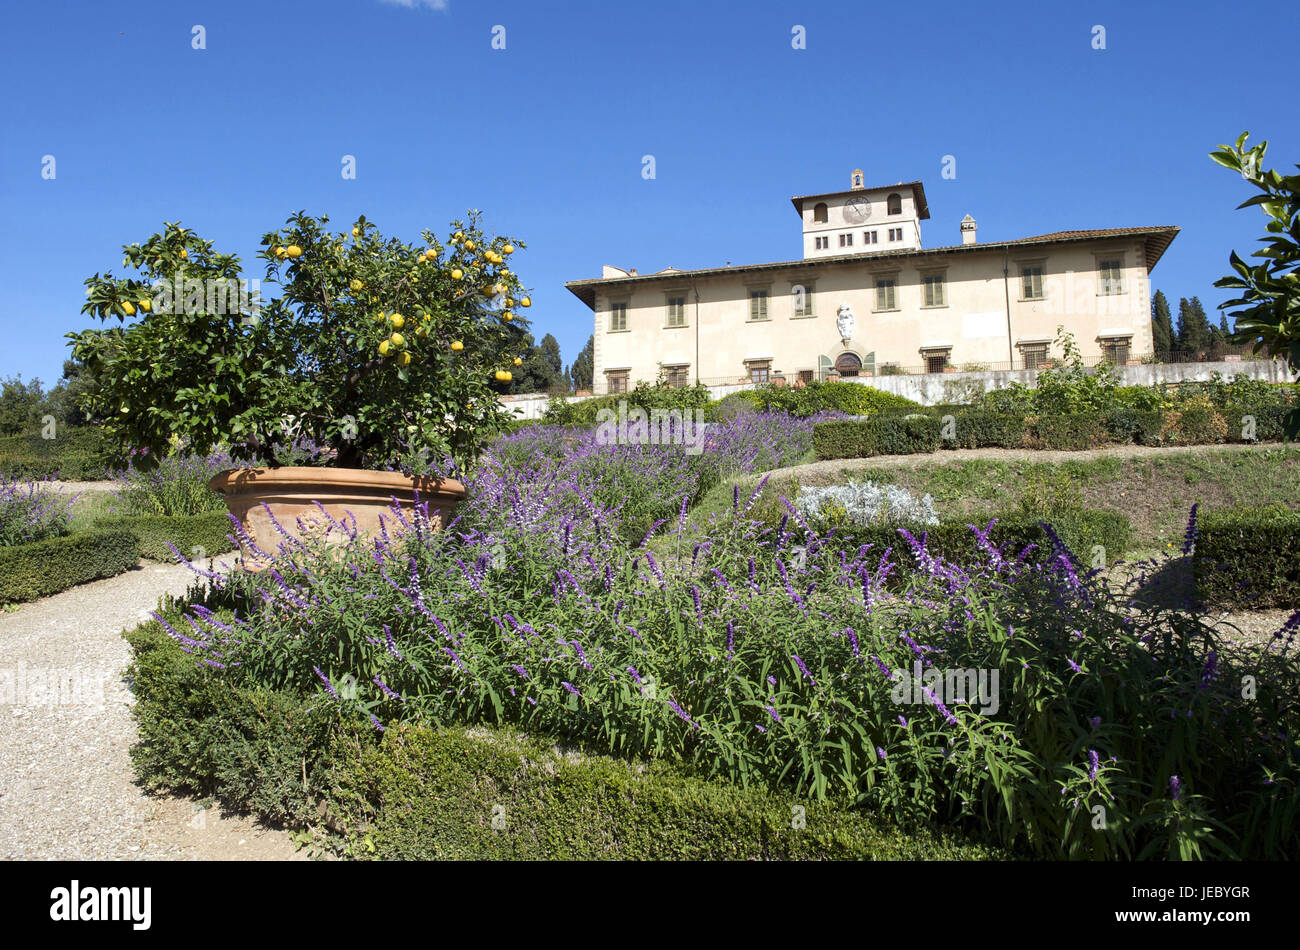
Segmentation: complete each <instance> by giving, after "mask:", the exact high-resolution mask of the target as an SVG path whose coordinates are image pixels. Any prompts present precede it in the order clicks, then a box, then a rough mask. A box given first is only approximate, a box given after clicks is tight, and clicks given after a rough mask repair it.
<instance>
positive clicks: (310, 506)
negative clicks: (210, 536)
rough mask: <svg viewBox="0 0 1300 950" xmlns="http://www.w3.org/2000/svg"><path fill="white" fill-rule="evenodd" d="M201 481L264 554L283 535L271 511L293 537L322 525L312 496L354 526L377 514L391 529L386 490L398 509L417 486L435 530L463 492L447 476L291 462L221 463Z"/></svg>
mask: <svg viewBox="0 0 1300 950" xmlns="http://www.w3.org/2000/svg"><path fill="white" fill-rule="evenodd" d="M208 486H209V487H210V488H211V489H212V490H213V491H215V492H217V493H218V494H220V495H222V496H224V498H225V501H226V507H227V508H229V509H230V513H231V514H232V515H234V516H235V518H236V519H238V521H239V523H240V526H241V527H242V528H243V529H244V531H245V533H247V534H248V536H249V537H250V538H252V539H253V543H254V544H256V545H257V547H259V548H261V549H262V550H263V551H266V552H269V553H272V554H273V553H275V552H276V550H278V548H279V545H280V542H281V541H282V540H283V538H282V536H281V534H280V532H279V531H277V530H276V527H275V524H273V523H272V518H274V519H275V521H276V522H279V524H280V526H281V527H283V528H284V530H285V531H287V532H288V533H289V534H291V535H293V536H294V537H296V538H300V539H301V538H304V537H305V536H306V535H311V534H320V533H323V532H324V531H325V529H326V527H328V520H327V519H326V518H325V517H324V516H323V515H322V514H321V510H320V507H317V505H316V502H320V506H321V507H323V508H324V509H325V511H326V512H327V513H328V514H329V516H330V517H332V518H334V519H335V520H336V521H340V522H343V523H344V524H346V525H348V526H349V527H350V526H351V525H352V523H353V520H354V519H355V523H356V527H357V531H358V532H359V533H361V534H378V533H380V530H381V529H380V525H381V522H382V524H383V525H384V526H386V528H387V530H388V532H389V534H390V535H392V534H396V533H399V532H400V531H401V530H402V525H401V522H400V521H399V520H398V518H397V515H396V513H395V512H394V511H393V499H394V498H396V499H397V503H398V504H399V505H400V506H401V508H402V510H403V512H410V511H412V510H413V509H414V507H415V496H416V493H417V492H418V493H419V498H420V504H421V505H424V504H426V503H427V504H428V506H429V520H430V521H431V522H432V524H433V527H434V529H435V530H437V529H438V528H440V527H442V525H443V524H445V523H446V520H447V513H448V512H450V511H451V509H452V508H453V507H455V505H456V504H457V503H458V502H460V501H462V500H464V498H465V486H464V485H462V484H461V483H460V482H458V481H455V480H454V479H450V478H435V477H432V476H416V475H403V474H402V473H401V472H370V471H366V470H364V469H358V468H313V467H310V466H299V465H289V466H284V467H282V468H233V469H228V470H226V471H224V472H221V473H219V474H217V475H214V476H213V477H212V479H211V480H210V481H209V482H208ZM268 508H269V509H270V511H269V512H268V511H267V509H268ZM408 517H409V516H408ZM299 521H301V522H302V525H301V526H300V525H299V523H298V522H299ZM343 538H344V534H343V533H342V532H339V531H333V532H330V533H329V534H328V535H327V540H335V539H337V540H338V541H340V542H341V541H342V540H343ZM243 556H244V566H245V567H246V568H248V569H249V570H261V569H263V568H264V567H266V566H267V565H266V562H265V561H264V560H263V559H261V558H259V557H257V555H256V554H255V553H254V552H253V551H251V550H249V549H248V547H247V545H244V546H243Z"/></svg>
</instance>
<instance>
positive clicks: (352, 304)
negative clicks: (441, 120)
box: [68, 212, 532, 468]
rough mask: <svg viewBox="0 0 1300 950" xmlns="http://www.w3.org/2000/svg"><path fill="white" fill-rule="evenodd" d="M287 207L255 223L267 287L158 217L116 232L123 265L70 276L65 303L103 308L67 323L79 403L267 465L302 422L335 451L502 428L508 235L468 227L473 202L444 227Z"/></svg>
mask: <svg viewBox="0 0 1300 950" xmlns="http://www.w3.org/2000/svg"><path fill="white" fill-rule="evenodd" d="M328 222H329V219H328V218H327V217H325V216H321V217H319V218H317V217H312V216H310V215H308V214H307V213H306V212H299V213H298V214H295V215H292V216H291V217H290V218H289V219H288V221H287V222H286V224H285V226H284V227H283V228H281V229H279V230H276V231H271V232H268V233H266V234H265V235H263V237H262V250H261V252H260V253H259V256H260V257H261V258H262V259H263V260H264V262H265V265H266V272H265V282H264V284H263V289H265V288H266V287H267V286H268V285H272V286H275V287H276V288H277V290H278V294H277V295H276V296H275V297H274V298H273V299H271V300H270V301H269V302H265V301H257V300H250V301H248V303H250V305H245V303H246V301H245V300H244V298H243V297H241V296H240V295H239V293H238V292H237V290H236V291H235V292H234V296H233V299H234V301H235V303H234V304H233V305H232V304H231V302H230V299H231V298H230V296H229V294H228V293H227V295H226V296H222V295H221V294H220V293H217V294H214V293H213V290H214V289H215V290H217V291H221V290H222V289H223V288H224V289H226V290H227V291H229V290H231V288H228V287H227V286H226V285H227V284H228V283H229V282H231V281H234V282H236V283H237V284H239V285H240V286H243V287H247V285H246V284H242V274H241V268H240V260H239V258H238V257H236V256H234V255H230V254H219V253H217V252H216V251H214V249H213V247H212V244H211V242H209V241H205V240H203V239H201V238H199V237H198V236H197V235H195V234H194V233H193V232H191V231H186V230H185V229H183V228H181V227H180V225H179V224H170V223H168V224H167V225H166V226H165V230H164V231H163V232H162V233H161V234H155V235H153V236H152V237H151V238H150V239H149V240H148V241H145V242H144V243H142V244H132V245H128V246H127V247H125V248H124V258H123V267H124V268H125V274H124V276H117V275H115V274H114V273H112V272H107V273H104V274H102V275H101V274H99V273H96V274H95V275H94V276H93V277H91V278H89V279H87V281H86V297H87V299H86V303H85V305H84V306H83V307H82V312H83V313H88V314H90V315H91V316H92V317H94V318H96V319H98V320H100V321H101V322H103V323H111V321H113V320H116V321H117V324H116V325H113V326H107V327H104V328H94V329H89V330H85V331H83V332H80V333H70V334H68V336H69V337H70V338H71V344H70V345H71V346H72V347H73V353H74V356H75V357H76V359H78V360H80V361H82V362H83V363H85V365H86V366H87V368H88V370H89V371H90V372H92V373H93V374H94V375H95V377H96V378H97V379H98V380H99V381H100V386H99V388H98V390H97V391H96V393H95V395H94V399H95V405H93V406H90V407H89V408H90V409H92V410H95V411H97V412H98V413H100V414H101V415H103V416H105V417H107V418H108V419H109V422H108V427H109V428H110V429H111V430H113V432H114V434H115V435H116V436H117V437H118V438H119V440H120V441H121V442H122V443H123V444H127V445H131V446H133V447H147V448H149V449H150V450H151V451H152V452H153V453H155V454H157V453H161V452H165V450H166V448H167V446H168V445H169V444H174V441H175V439H176V438H181V439H185V440H187V441H188V442H189V443H190V444H191V445H192V447H193V448H194V449H195V450H197V451H200V452H204V451H207V450H209V449H211V448H213V447H215V446H217V445H221V444H226V445H230V446H233V447H235V448H236V449H238V450H240V451H241V452H242V453H243V454H244V455H246V456H247V457H250V458H253V459H260V460H262V461H264V462H266V463H267V464H269V465H274V464H275V459H274V457H273V454H272V447H273V446H274V445H275V444H276V443H282V442H284V441H286V439H287V438H289V437H294V438H298V437H301V438H308V439H312V440H314V441H316V442H317V443H319V444H320V445H322V446H323V447H325V448H327V449H333V450H335V451H334V452H333V453H328V457H330V458H332V459H333V460H334V463H335V464H337V465H339V466H344V467H374V468H382V467H386V466H391V465H401V464H411V465H415V464H416V463H417V461H419V460H424V462H426V463H430V464H437V463H438V462H440V460H441V459H442V458H444V457H446V456H451V457H454V458H455V459H457V460H458V461H460V462H462V463H464V462H468V461H471V460H473V459H474V458H475V457H477V455H478V454H479V451H480V449H481V447H482V446H483V445H484V444H485V442H486V441H487V440H489V439H490V438H492V437H493V436H494V435H495V434H497V433H498V432H500V431H502V430H503V429H504V428H505V427H506V425H507V424H508V423H509V421H510V418H511V417H510V415H509V414H508V413H507V412H506V411H505V410H504V409H503V408H502V407H501V405H500V403H499V402H498V400H497V393H498V392H502V391H504V390H505V388H506V384H508V381H509V380H510V378H511V371H512V370H513V369H516V368H517V364H516V363H515V362H514V361H515V358H516V356H517V353H518V351H519V349H520V345H519V341H520V339H521V338H522V337H523V336H524V335H525V333H526V330H527V325H528V321H527V320H526V319H525V318H524V313H525V311H526V310H527V308H528V307H529V306H531V303H532V301H531V298H530V297H529V294H528V292H527V290H526V289H525V288H524V286H523V285H522V284H521V282H520V280H519V278H518V276H517V275H516V274H515V273H514V271H513V270H512V268H511V260H512V258H511V255H513V254H514V253H515V251H516V249H517V248H519V247H522V246H523V244H522V242H520V241H518V240H513V239H509V238H506V237H494V236H489V235H486V234H485V233H484V231H483V229H482V227H481V225H480V223H479V217H478V215H477V213H471V214H470V215H469V217H468V218H467V219H466V220H458V221H455V222H453V223H452V225H451V228H450V234H449V236H448V237H447V239H446V241H445V242H444V241H441V240H439V239H438V238H436V237H435V236H434V235H433V233H432V232H429V231H425V232H424V233H423V235H422V240H421V241H420V242H418V243H415V244H410V243H405V242H403V241H401V240H398V239H397V238H392V237H385V236H384V235H382V234H381V233H380V232H379V229H378V228H376V227H375V226H374V225H373V224H372V223H370V222H369V221H367V220H366V218H365V217H364V216H362V217H360V218H359V219H357V221H356V222H355V223H354V224H352V225H351V226H349V227H348V228H347V229H345V230H343V231H339V232H334V231H331V230H329V228H328Z"/></svg>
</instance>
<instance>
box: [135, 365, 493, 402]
mask: <svg viewBox="0 0 1300 950" xmlns="http://www.w3.org/2000/svg"><path fill="white" fill-rule="evenodd" d="M492 375H493V377H495V379H496V381H497V382H498V383H500V382H504V381H505V378H506V374H505V373H503V372H501V370H497V371H496V372H495V373H493V374H492ZM122 411H123V412H126V410H125V409H123V410H122Z"/></svg>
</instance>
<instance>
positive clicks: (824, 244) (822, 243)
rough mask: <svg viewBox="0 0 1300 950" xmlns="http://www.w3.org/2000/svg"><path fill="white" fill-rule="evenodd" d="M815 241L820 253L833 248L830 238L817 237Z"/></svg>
mask: <svg viewBox="0 0 1300 950" xmlns="http://www.w3.org/2000/svg"><path fill="white" fill-rule="evenodd" d="M813 241H815V242H816V247H817V250H819V251H824V250H826V249H827V248H829V247H830V246H831V239H830V237H829V236H825V237H816V238H813Z"/></svg>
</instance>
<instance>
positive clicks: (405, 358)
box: [397, 350, 411, 366]
mask: <svg viewBox="0 0 1300 950" xmlns="http://www.w3.org/2000/svg"><path fill="white" fill-rule="evenodd" d="M397 362H398V363H399V364H401V365H402V366H406V365H407V364H408V363H410V362H411V354H410V353H407V352H406V351H405V350H403V351H402V352H401V353H399V354H398V355H397Z"/></svg>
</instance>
